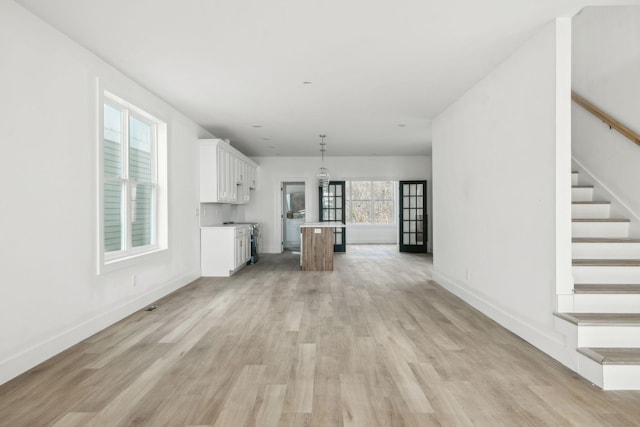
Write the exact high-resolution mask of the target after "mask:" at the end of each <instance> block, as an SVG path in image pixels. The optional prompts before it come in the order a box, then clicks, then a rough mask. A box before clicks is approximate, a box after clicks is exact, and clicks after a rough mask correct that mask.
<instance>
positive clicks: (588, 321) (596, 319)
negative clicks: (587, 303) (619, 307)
mask: <svg viewBox="0 0 640 427" xmlns="http://www.w3.org/2000/svg"><path fill="white" fill-rule="evenodd" d="M554 315H555V316H557V317H559V318H561V319H563V320H566V321H567V322H570V323H573V324H574V325H580V326H640V313H554Z"/></svg>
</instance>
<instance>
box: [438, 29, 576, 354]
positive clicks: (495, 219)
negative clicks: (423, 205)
mask: <svg viewBox="0 0 640 427" xmlns="http://www.w3.org/2000/svg"><path fill="white" fill-rule="evenodd" d="M568 25H570V21H569V20H568V19H562V20H557V21H554V22H552V23H549V24H547V25H546V26H544V27H543V28H542V29H541V30H540V31H539V32H538V33H537V34H536V35H535V36H534V37H533V38H531V39H530V40H529V41H527V42H526V43H525V44H524V45H522V46H521V47H520V48H519V49H518V50H517V51H516V52H515V53H514V54H513V55H512V56H511V57H509V58H508V59H507V60H505V61H504V62H503V63H502V64H501V65H500V66H498V67H497V68H496V69H495V70H493V71H492V72H491V73H490V74H489V75H488V76H487V77H486V78H484V79H483V80H482V81H480V82H479V83H478V84H476V85H475V86H474V87H473V88H471V89H470V90H469V91H468V92H467V93H466V94H464V95H463V96H462V97H461V98H460V99H458V100H457V101H456V102H455V103H454V104H453V105H451V106H450V107H449V108H447V109H446V110H445V111H444V112H443V113H441V114H440V115H439V116H438V117H437V118H436V120H435V121H434V123H433V182H434V201H433V206H434V213H433V217H434V227H435V232H434V248H433V251H434V280H436V281H437V282H438V283H440V284H442V285H443V286H445V287H446V288H448V289H449V290H451V291H452V292H454V293H455V294H457V295H459V296H460V297H461V298H463V299H464V300H466V301H467V302H469V303H470V304H472V305H474V306H475V307H476V308H478V309H480V310H481V311H483V312H484V313H485V314H487V315H488V316H490V317H492V318H493V319H495V320H496V321H498V322H499V323H501V324H502V325H503V326H505V327H507V328H508V329H510V330H512V331H513V332H515V333H516V334H518V335H520V336H521V337H522V338H524V339H525V340H527V341H529V342H530V343H532V344H534V345H536V346H537V347H539V348H541V349H543V350H544V351H546V352H547V353H549V354H551V355H552V356H554V357H556V358H558V359H559V360H561V361H563V362H564V363H569V360H568V356H567V354H568V352H567V351H566V349H565V348H564V344H563V340H562V337H561V336H560V335H559V334H558V333H556V332H555V330H554V327H553V316H552V313H553V312H554V311H555V308H556V307H555V303H556V301H555V297H556V295H555V293H556V275H557V274H558V272H557V269H559V268H560V269H565V270H566V271H569V269H570V265H571V259H570V252H569V254H566V253H564V255H563V257H564V259H560V260H557V259H556V256H557V253H558V250H557V247H556V243H557V241H556V238H557V236H558V235H561V236H562V239H565V240H566V242H565V243H562V245H563V247H565V246H566V245H568V244H570V243H569V242H570V232H569V230H570V216H569V215H568V207H569V206H570V198H569V197H570V192H569V191H568V190H567V191H565V192H564V193H562V194H564V198H565V199H566V200H557V193H558V188H557V185H558V182H563V183H565V182H566V184H562V185H566V187H567V188H569V187H570V181H569V177H570V158H569V155H568V150H569V146H570V145H569V144H570V139H569V138H568V137H567V135H566V134H565V133H562V132H559V133H558V135H557V130H558V126H557V121H558V120H565V121H566V120H567V119H568V118H567V117H566V116H567V115H568V105H569V104H568V102H565V103H564V104H560V105H558V98H560V99H562V98H564V99H568V97H569V90H568V87H565V88H564V89H559V88H557V86H558V87H563V85H558V80H557V76H558V79H561V80H562V81H563V82H565V83H566V81H568V76H569V75H570V74H569V73H570V69H568V68H567V61H558V60H557V58H556V56H557V54H558V48H559V47H562V50H565V51H566V47H567V43H570V40H569V36H570V31H568V28H569V27H568ZM566 54H568V52H567V53H566ZM559 90H563V91H564V92H565V93H564V94H560V93H558V91H559ZM558 114H560V116H559V115H558ZM558 144H562V145H563V146H564V149H563V150H560V151H564V152H566V153H567V154H566V155H565V156H561V162H563V163H560V164H556V162H557V160H556V155H557V151H558V146H557V145H558ZM556 169H558V171H561V172H559V173H557V171H556ZM557 175H558V176H559V175H562V176H561V177H560V178H558V177H557ZM565 177H566V178H565ZM558 204H561V205H562V207H561V208H559V210H558V206H557V205H558ZM557 215H562V216H564V218H565V219H564V222H559V224H560V225H558V224H557V223H556V217H557ZM562 224H564V226H563V225H562ZM558 227H560V228H563V229H562V230H557V228H558ZM565 274H566V273H565Z"/></svg>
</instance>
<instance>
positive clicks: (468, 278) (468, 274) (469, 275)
mask: <svg viewBox="0 0 640 427" xmlns="http://www.w3.org/2000/svg"><path fill="white" fill-rule="evenodd" d="M470 279H471V269H470V268H467V280H470Z"/></svg>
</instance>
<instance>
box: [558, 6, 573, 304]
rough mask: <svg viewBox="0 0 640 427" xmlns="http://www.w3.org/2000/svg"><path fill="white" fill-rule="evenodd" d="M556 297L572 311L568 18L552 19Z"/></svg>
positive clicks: (569, 35)
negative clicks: (554, 111) (554, 22)
mask: <svg viewBox="0 0 640 427" xmlns="http://www.w3.org/2000/svg"><path fill="white" fill-rule="evenodd" d="M556 295H557V305H556V309H557V311H561V312H571V311H573V273H572V270H571V18H558V19H557V20H556Z"/></svg>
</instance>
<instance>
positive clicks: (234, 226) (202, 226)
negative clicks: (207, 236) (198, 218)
mask: <svg viewBox="0 0 640 427" xmlns="http://www.w3.org/2000/svg"><path fill="white" fill-rule="evenodd" d="M239 227H251V226H250V225H249V224H213V225H201V226H200V228H239Z"/></svg>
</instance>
